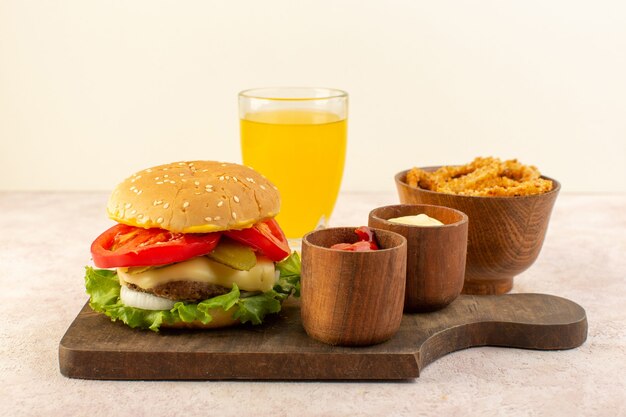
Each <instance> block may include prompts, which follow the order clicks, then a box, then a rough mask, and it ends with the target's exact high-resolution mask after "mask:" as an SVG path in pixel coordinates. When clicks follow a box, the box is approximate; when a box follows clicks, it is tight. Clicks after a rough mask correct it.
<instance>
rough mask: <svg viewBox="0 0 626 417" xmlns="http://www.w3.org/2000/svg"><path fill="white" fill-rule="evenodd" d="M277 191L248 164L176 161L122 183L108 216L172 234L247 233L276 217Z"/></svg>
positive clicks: (110, 204)
mask: <svg viewBox="0 0 626 417" xmlns="http://www.w3.org/2000/svg"><path fill="white" fill-rule="evenodd" d="M279 209H280V195H279V193H278V190H277V188H276V187H275V186H274V185H273V184H272V183H270V182H269V181H268V180H267V179H266V178H265V177H264V176H263V175H261V174H259V173H258V172H256V171H254V170H253V169H252V168H249V167H245V166H243V165H238V164H233V163H224V162H216V161H189V162H174V163H171V164H166V165H159V166H156V167H152V168H148V169H145V170H142V171H139V172H137V173H135V174H133V175H131V176H130V177H128V178H127V179H125V180H124V181H123V182H122V183H121V184H119V185H118V186H117V187H116V188H115V190H114V191H113V194H112V195H111V197H110V198H109V203H108V205H107V213H108V215H109V217H110V218H111V219H113V220H115V221H117V222H119V223H123V224H128V225H131V226H138V227H143V228H153V227H158V228H161V229H166V230H169V231H171V232H182V233H208V232H217V231H220V230H231V229H245V228H247V227H250V226H252V225H253V224H254V223H257V222H259V221H261V220H265V219H269V218H272V217H275V216H276V215H277V214H278V212H279Z"/></svg>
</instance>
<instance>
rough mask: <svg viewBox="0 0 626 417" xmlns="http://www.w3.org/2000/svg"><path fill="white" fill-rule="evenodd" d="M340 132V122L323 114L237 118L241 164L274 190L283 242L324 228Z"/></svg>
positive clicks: (337, 174)
mask: <svg viewBox="0 0 626 417" xmlns="http://www.w3.org/2000/svg"><path fill="white" fill-rule="evenodd" d="M346 132H347V122H346V119H345V118H343V119H342V118H340V117H339V116H337V115H336V114H334V113H330V112H325V111H316V110H295V109H294V110H291V109H290V110H273V111H263V112H257V113H247V114H245V115H244V117H243V118H242V119H241V149H242V156H243V163H244V164H245V165H248V166H251V167H252V168H254V169H255V170H257V171H259V172H260V173H262V174H263V175H265V176H266V177H267V178H268V179H269V180H270V181H272V182H273V183H274V185H276V187H278V190H279V191H280V195H281V208H280V214H279V215H278V217H277V220H278V223H279V224H280V226H281V227H282V229H283V230H284V232H285V234H286V235H287V237H289V238H298V237H302V236H303V235H304V234H306V233H307V232H309V231H311V230H313V229H315V228H316V227H317V226H319V225H326V221H327V220H328V218H329V217H330V215H331V213H332V211H333V207H334V205H335V200H336V199H337V194H338V193H339V187H340V185H341V177H342V175H343V166H344V160H345V156H346Z"/></svg>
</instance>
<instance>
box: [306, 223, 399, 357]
mask: <svg viewBox="0 0 626 417" xmlns="http://www.w3.org/2000/svg"><path fill="white" fill-rule="evenodd" d="M355 229H356V227H338V228H329V229H322V230H317V231H314V232H311V233H309V234H307V235H305V236H304V237H303V238H302V274H301V285H302V288H301V298H300V300H301V315H302V325H303V326H304V329H305V330H306V332H307V334H308V335H309V336H310V337H312V338H314V339H317V340H319V341H322V342H324V343H328V344H331V345H341V346H366V345H373V344H377V343H381V342H384V341H386V340H388V339H390V338H391V337H392V336H393V335H394V334H395V333H396V332H397V331H398V328H399V327H400V322H401V320H402V310H403V306H404V288H405V282H406V278H405V277H406V248H407V245H406V239H405V238H404V237H402V236H401V235H399V234H396V233H393V232H390V231H387V230H378V229H374V234H375V236H376V239H377V241H378V244H379V246H380V248H381V249H380V250H376V251H368V252H348V251H342V250H337V249H330V246H332V245H334V244H335V243H342V242H347V243H354V242H356V241H357V235H356V234H355V233H354V230H355Z"/></svg>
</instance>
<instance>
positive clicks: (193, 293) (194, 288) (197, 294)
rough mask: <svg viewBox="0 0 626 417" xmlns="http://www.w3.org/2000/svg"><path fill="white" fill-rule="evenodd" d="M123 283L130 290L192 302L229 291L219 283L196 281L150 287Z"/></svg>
mask: <svg viewBox="0 0 626 417" xmlns="http://www.w3.org/2000/svg"><path fill="white" fill-rule="evenodd" d="M124 284H125V285H126V286H128V288H130V289H131V290H135V291H141V292H145V293H149V294H154V295H156V296H157V297H163V298H167V299H169V300H173V301H189V302H194V303H196V302H198V301H202V300H206V299H207V298H212V297H217V296H218V295H222V294H226V293H229V292H230V291H231V289H230V288H226V287H222V286H221V285H216V284H209V283H207V282H197V281H172V282H168V283H167V284H161V285H158V286H156V287H154V288H151V289H145V288H140V287H138V286H136V285H135V284H131V283H128V282H126V283H124Z"/></svg>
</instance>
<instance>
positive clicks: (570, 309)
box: [59, 294, 587, 380]
mask: <svg viewBox="0 0 626 417" xmlns="http://www.w3.org/2000/svg"><path fill="white" fill-rule="evenodd" d="M586 338H587V318H586V314H585V310H584V309H583V308H582V307H581V306H579V305H578V304H576V303H574V302H572V301H569V300H567V299H564V298H560V297H556V296H551V295H545V294H507V295H500V296H474V295H461V296H459V298H457V299H456V300H455V301H454V302H453V303H452V304H450V305H449V306H448V307H446V308H444V309H442V310H439V311H436V312H432V313H422V314H405V315H404V316H403V319H402V323H401V325H400V329H399V330H398V333H396V335H395V336H394V337H393V338H392V339H390V340H388V341H387V342H384V343H381V344H379V345H375V346H369V347H358V348H355V347H337V346H330V345H327V344H324V343H322V342H317V341H315V340H314V339H312V338H310V337H308V336H307V335H306V333H305V331H304V329H303V327H302V324H301V322H300V308H299V305H298V304H297V302H294V301H288V302H286V304H285V305H284V308H283V311H282V312H281V313H280V314H278V315H276V317H272V318H271V319H269V320H268V321H267V322H266V323H265V324H264V325H261V326H252V325H241V326H239V327H234V328H226V329H216V330H210V331H190V330H169V331H161V332H160V333H153V332H150V331H143V330H134V329H131V328H129V327H127V326H125V325H123V324H122V323H119V322H116V323H113V322H111V321H110V320H109V319H108V318H107V317H105V316H102V315H100V314H97V313H94V312H93V311H92V310H91V309H90V308H89V306H88V305H85V306H84V307H83V309H82V310H81V311H80V313H79V314H78V316H77V317H76V319H75V320H74V322H73V323H72V324H71V325H70V327H69V328H68V330H67V332H66V334H65V335H64V336H63V338H62V340H61V342H60V345H59V366H60V370H61V373H62V374H63V375H65V376H67V377H71V378H85V379H114V380H136V379H138V380H221V379H229V380H235V379H254V380H337V379H339V380H402V379H412V378H416V377H418V376H419V374H420V372H421V371H422V370H423V369H424V367H426V366H427V365H428V364H430V363H432V362H433V361H435V360H436V359H437V358H440V357H441V356H443V355H446V354H447V353H450V352H454V351H456V350H459V349H465V348H469V347H472V346H486V345H491V346H505V347H515V348H525V349H541V350H555V349H571V348H575V347H577V346H580V345H581V344H582V343H584V341H585V340H586ZM557 354H558V353H555V355H557ZM511 366H515V364H511Z"/></svg>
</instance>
